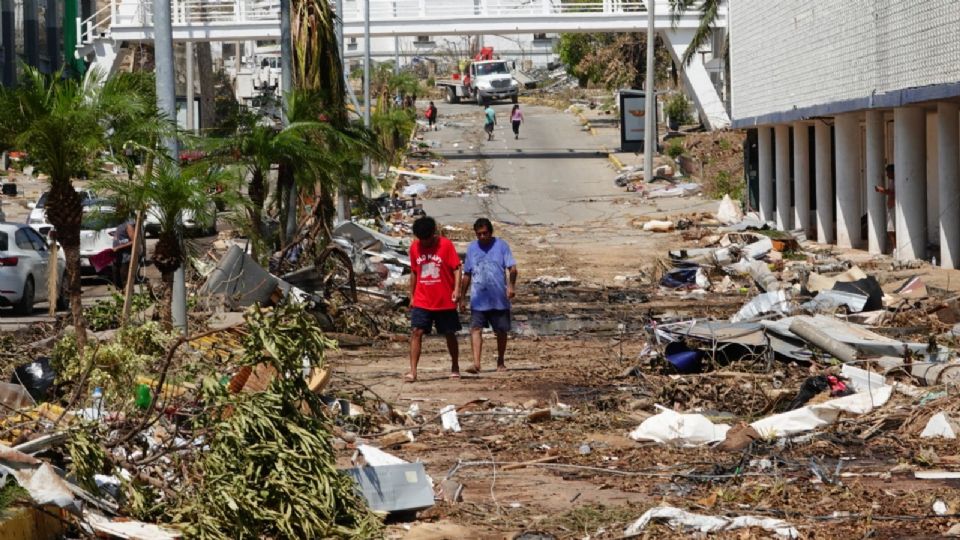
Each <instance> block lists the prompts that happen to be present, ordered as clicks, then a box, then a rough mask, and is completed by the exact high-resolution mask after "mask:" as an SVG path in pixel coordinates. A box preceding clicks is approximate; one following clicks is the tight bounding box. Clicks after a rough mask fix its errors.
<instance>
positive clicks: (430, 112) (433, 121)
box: [424, 101, 437, 131]
mask: <svg viewBox="0 0 960 540" xmlns="http://www.w3.org/2000/svg"><path fill="white" fill-rule="evenodd" d="M424 115H425V116H426V117H427V122H428V125H429V129H432V130H434V131H436V130H437V106H436V105H434V104H433V102H432V101H431V102H430V106H429V107H427V111H426V112H425V113H424Z"/></svg>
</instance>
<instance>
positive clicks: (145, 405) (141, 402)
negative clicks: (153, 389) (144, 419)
mask: <svg viewBox="0 0 960 540" xmlns="http://www.w3.org/2000/svg"><path fill="white" fill-rule="evenodd" d="M151 401H153V400H152V399H151V396H150V387H149V386H147V385H145V384H138V385H137V392H136V397H135V399H134V402H135V403H136V405H137V408H138V409H140V410H141V411H145V410H147V409H149V408H150V402H151Z"/></svg>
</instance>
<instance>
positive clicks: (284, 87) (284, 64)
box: [257, 0, 297, 239]
mask: <svg viewBox="0 0 960 540" xmlns="http://www.w3.org/2000/svg"><path fill="white" fill-rule="evenodd" d="M291 39H292V37H291V35H290V0H280V90H281V95H282V99H281V100H280V108H281V109H282V111H283V112H282V113H281V119H282V120H283V127H287V126H289V125H290V118H288V117H287V105H288V104H289V100H288V99H287V96H288V95H289V94H290V92H291V91H293V42H292V41H291ZM289 188H290V191H289V192H288V193H287V224H286V227H287V238H288V239H291V238H293V235H294V234H296V232H297V186H296V182H294V181H293V171H290V186H289ZM257 226H259V224H257Z"/></svg>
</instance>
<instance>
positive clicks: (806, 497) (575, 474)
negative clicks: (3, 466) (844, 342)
mask: <svg viewBox="0 0 960 540" xmlns="http://www.w3.org/2000/svg"><path fill="white" fill-rule="evenodd" d="M456 225H457V226H458V227H460V228H462V229H465V230H469V224H456ZM498 232H500V233H501V234H502V235H503V236H504V237H505V238H507V239H508V240H509V241H510V242H511V244H512V246H513V250H514V253H515V254H516V255H517V257H518V260H519V269H520V272H521V278H520V283H521V285H520V287H519V292H518V298H517V300H516V302H515V314H516V321H515V322H516V324H515V327H516V332H515V335H512V336H511V341H510V343H509V348H508V352H507V365H508V366H509V367H510V370H509V371H508V372H496V371H495V370H494V364H495V360H494V358H495V357H494V352H493V336H492V335H488V336H486V338H485V339H486V340H485V349H484V360H483V371H482V372H481V373H480V374H479V375H470V374H466V373H463V374H462V378H461V379H458V380H457V379H451V378H449V372H450V364H449V360H448V357H447V354H446V350H445V347H444V343H443V341H442V340H441V339H439V338H437V337H432V338H428V339H427V340H426V341H425V345H424V353H423V357H422V360H421V363H420V379H419V381H418V382H416V383H412V384H411V383H404V382H403V380H402V375H403V373H405V372H406V370H407V367H408V359H407V357H408V349H407V343H406V339H405V335H403V334H396V335H394V336H392V338H389V339H382V340H379V341H377V342H376V343H374V344H373V345H370V346H365V347H361V348H356V349H350V350H346V349H345V350H342V351H341V352H339V353H338V354H337V355H336V356H335V357H334V358H332V361H333V363H334V365H335V366H336V369H337V375H338V376H339V378H340V380H342V381H345V382H344V383H343V385H342V386H338V388H339V389H340V390H341V391H344V392H347V393H350V392H353V395H354V396H360V395H361V394H362V395H364V396H366V398H367V399H371V398H370V396H371V395H372V393H375V394H376V395H377V396H379V398H380V399H382V400H384V401H386V402H389V403H391V404H392V405H393V406H394V409H395V410H397V411H399V412H405V411H408V410H409V408H410V407H411V406H412V405H416V406H417V407H418V408H419V410H420V414H421V415H422V419H423V420H425V421H426V423H425V424H423V425H422V426H420V425H410V426H407V428H408V429H412V431H413V433H414V434H415V437H416V440H415V442H412V443H408V444H403V445H400V446H395V447H391V448H387V450H388V451H390V452H392V453H394V454H395V455H397V456H399V457H401V458H404V459H407V460H410V461H422V462H423V463H424V465H425V467H426V469H427V472H428V474H430V475H431V476H432V477H433V478H434V480H435V481H437V482H440V481H442V480H443V479H444V478H447V477H449V478H451V479H453V480H455V481H456V482H459V483H462V484H463V485H464V490H463V500H462V502H458V503H450V502H443V503H438V504H437V505H436V506H435V507H433V508H431V509H429V510H427V511H424V512H422V513H420V515H419V516H418V517H417V518H416V520H412V521H411V520H408V521H404V520H402V519H401V520H397V521H396V522H393V523H392V524H391V525H390V527H389V533H388V536H389V537H391V538H513V537H514V536H515V535H516V534H518V533H521V532H524V531H527V532H530V531H541V532H543V533H549V534H551V535H554V536H555V537H557V538H587V537H589V538H621V537H622V534H623V530H624V528H625V527H626V526H627V525H629V524H630V523H632V522H633V521H635V520H636V519H637V518H638V517H639V516H640V515H642V514H643V513H644V512H645V511H646V510H647V509H649V508H651V507H653V506H657V505H670V506H676V507H679V508H683V509H686V510H689V511H692V512H698V513H702V514H707V515H727V516H736V515H747V514H749V515H755V516H761V517H775V518H781V519H784V520H786V521H788V522H790V523H791V524H792V525H793V526H795V527H797V529H798V530H799V531H800V534H801V537H804V538H838V539H839V538H860V537H872V538H904V537H930V535H937V534H941V533H944V532H945V531H946V530H947V529H949V528H950V526H951V525H952V524H953V523H955V522H956V519H955V518H954V519H951V518H949V517H936V516H932V515H931V514H932V510H931V508H932V505H933V504H934V502H935V501H937V500H941V501H943V502H944V503H945V504H946V505H947V508H948V515H949V514H954V513H956V512H960V495H957V491H956V488H957V487H958V485H957V483H958V481H957V480H916V479H914V477H913V471H914V470H921V469H950V468H951V467H955V466H956V461H955V460H954V459H953V457H954V456H953V454H954V453H955V450H954V449H953V447H954V445H953V444H952V443H949V442H927V441H929V440H928V439H924V440H923V443H922V444H921V443H920V442H919V441H920V439H918V438H917V434H918V433H919V429H922V427H923V425H924V423H925V419H924V418H916V417H914V416H912V415H914V413H913V410H914V403H915V400H913V399H912V398H909V397H907V396H904V395H900V394H895V396H894V398H892V399H891V400H890V401H889V402H888V403H887V404H886V405H884V406H883V407H881V408H880V409H878V410H876V411H874V412H873V413H870V414H868V415H865V416H863V417H854V418H843V419H841V421H839V422H838V423H836V424H834V425H833V426H831V427H830V428H827V429H823V430H820V431H817V432H815V433H814V434H813V435H810V436H808V437H799V438H797V439H794V440H793V441H791V442H786V443H784V442H777V441H772V440H770V441H767V440H760V441H756V442H755V443H754V444H753V445H751V446H750V447H748V448H747V449H745V450H743V451H738V452H733V453H725V452H721V451H717V450H714V449H711V448H709V447H701V448H674V447H669V446H665V445H659V444H653V443H638V442H635V441H633V440H631V439H630V438H628V437H627V434H628V433H629V432H630V431H631V430H633V429H634V428H636V427H637V426H638V425H639V424H640V422H642V421H643V420H644V419H645V418H646V417H648V416H649V415H651V414H653V413H654V412H655V408H654V406H655V405H656V404H660V405H663V406H665V407H671V408H674V409H676V410H678V411H693V410H697V411H699V412H703V414H706V415H707V416H708V417H711V418H714V419H715V421H723V422H726V423H729V424H736V423H737V422H738V421H745V422H749V421H751V420H753V419H756V418H758V417H760V416H764V415H766V414H769V413H771V412H776V411H779V410H782V409H783V408H784V407H785V405H786V403H785V402H786V401H788V400H789V399H790V398H791V397H792V396H793V395H794V393H795V392H796V389H797V388H798V387H799V385H800V384H801V382H802V381H803V380H804V379H805V378H806V377H807V376H809V375H810V374H811V372H813V371H815V370H816V369H817V368H811V367H809V366H803V365H797V364H786V363H782V362H779V361H776V362H773V363H772V361H771V359H756V360H755V361H754V362H750V361H745V362H741V363H738V364H737V365H733V366H725V367H723V371H725V372H727V374H726V375H713V374H705V375H696V376H684V377H680V376H677V375H671V374H669V372H670V370H668V369H667V368H666V367H665V366H662V365H657V364H656V363H653V364H651V363H645V362H641V361H640V360H639V356H640V353H641V351H642V350H643V349H644V347H645V346H646V345H647V343H648V340H647V337H648V336H647V334H646V333H645V330H644V327H645V325H647V324H649V323H650V321H651V319H650V317H651V316H662V315H663V314H674V315H677V316H686V317H691V316H699V317H703V316H712V317H716V318H726V317H728V316H729V315H730V314H732V313H733V312H735V311H736V310H737V309H739V307H740V306H741V305H742V303H743V302H744V301H745V298H744V296H742V295H739V294H737V293H733V294H728V295H718V294H712V295H709V296H708V297H706V298H697V297H690V298H684V297H680V296H675V295H667V294H664V293H661V292H660V291H659V290H658V288H657V287H656V286H655V285H654V283H656V281H655V279H656V277H657V276H656V266H657V264H656V260H657V258H658V257H661V256H662V255H663V253H664V252H665V250H666V249H670V248H672V247H676V246H679V245H681V244H682V243H683V241H682V239H681V237H680V234H679V233H675V234H667V235H659V236H654V235H652V234H649V233H640V232H635V233H633V235H632V236H631V235H630V234H627V235H626V237H624V235H622V234H620V233H622V232H623V231H617V230H613V229H605V228H603V227H602V226H598V227H597V228H596V229H594V230H592V231H590V230H589V227H587V228H584V229H582V230H580V229H578V230H576V231H572V230H566V229H562V228H560V229H554V230H547V229H543V228H537V227H528V228H523V227H502V228H500V229H498ZM614 233H617V234H614ZM607 238H611V239H612V238H617V239H616V240H610V241H607V240H606V239H607ZM625 238H626V239H625ZM464 240H466V239H464ZM538 276H553V277H562V276H568V277H570V278H571V279H570V280H566V281H563V282H562V283H561V284H558V285H555V286H549V285H539V284H535V283H533V280H534V278H536V277H538ZM617 276H620V277H619V278H618V277H617ZM460 353H461V361H460V367H461V370H462V369H463V368H465V367H467V366H469V365H470V363H471V360H470V352H469V342H468V340H467V339H465V338H463V337H461V339H460ZM634 366H639V368H638V369H632V370H631V368H632V367H634ZM950 403H953V401H951V402H950ZM957 403H958V406H960V401H957ZM447 404H454V405H456V406H458V407H461V408H460V409H459V415H460V416H459V418H460V423H461V426H462V428H463V430H462V432H460V433H452V432H444V431H442V428H441V425H440V422H439V420H437V414H438V412H439V409H440V408H441V407H443V406H444V405H447ZM550 408H552V409H553V410H554V411H555V414H554V417H553V418H551V419H547V420H544V421H541V422H530V421H528V420H527V415H528V414H529V413H531V412H532V411H536V410H542V409H550ZM408 422H409V421H408ZM401 425H402V424H401V423H399V421H398V424H397V426H401ZM918 425H919V427H918ZM361 436H363V434H362V433H361ZM368 437H369V439H368V440H369V441H370V442H371V443H372V444H374V445H377V444H378V443H377V441H378V439H379V437H378V436H377V435H372V434H371V435H369V436H368ZM352 452H353V450H351V449H349V448H348V449H344V450H342V451H341V458H342V459H343V460H347V459H348V457H349V456H350V455H352ZM345 462H346V461H345ZM528 462H533V463H530V464H529V465H525V466H522V465H521V466H518V465H515V464H518V463H519V464H523V463H528ZM495 464H496V465H495ZM643 537H646V538H673V537H677V538H680V537H687V534H684V533H681V532H679V531H673V530H671V529H669V528H667V527H665V526H662V525H656V526H651V527H649V528H648V529H646V531H645V532H644V535H643ZM713 537H715V538H758V537H759V538H766V537H772V533H766V532H764V531H762V530H760V529H751V530H749V531H743V530H740V531H732V532H729V533H720V534H716V535H714V536H713Z"/></svg>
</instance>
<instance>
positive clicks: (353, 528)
mask: <svg viewBox="0 0 960 540" xmlns="http://www.w3.org/2000/svg"><path fill="white" fill-rule="evenodd" d="M247 323H248V325H249V326H248V328H249V334H248V337H247V339H246V343H245V345H244V347H245V351H246V356H245V358H244V359H243V363H244V364H247V365H253V364H258V363H261V362H267V363H269V364H271V365H272V366H273V367H274V368H275V369H276V371H277V373H278V375H277V376H276V377H275V378H274V380H273V382H272V383H271V385H270V387H269V388H268V389H267V390H266V391H265V392H258V393H251V394H248V393H237V394H229V393H227V392H226V391H225V390H224V389H223V387H222V386H220V385H218V384H216V383H210V382H209V381H208V382H206V383H205V384H204V385H203V389H204V393H205V394H206V396H207V401H208V405H209V406H208V410H210V411H213V414H211V415H209V416H205V417H203V418H200V419H198V423H200V424H202V425H204V426H205V427H208V428H209V433H210V438H209V440H208V441H207V444H209V449H208V450H207V451H205V452H204V453H203V455H202V456H201V458H200V459H199V461H197V462H196V463H194V464H193V465H192V467H193V470H192V471H191V474H190V476H191V477H193V478H197V479H202V481H197V482H192V483H189V484H187V485H185V486H184V489H183V490H182V492H181V498H180V500H178V501H175V502H174V503H173V505H172V506H171V510H172V512H173V517H174V520H175V521H176V522H178V523H180V524H181V527H182V528H183V530H184V531H185V532H186V534H187V535H188V536H190V537H194V538H199V539H204V540H206V539H211V540H212V539H217V540H219V539H233V538H290V539H294V538H331V537H338V538H371V537H376V536H378V533H379V530H380V523H379V521H378V520H377V519H376V517H375V516H374V515H373V514H372V513H371V512H370V511H369V510H368V509H367V508H366V506H365V503H364V501H363V499H362V498H361V497H360V496H359V495H358V494H357V492H356V491H355V488H354V485H353V481H352V480H351V479H350V478H349V477H347V476H346V475H343V474H341V473H340V472H339V471H338V470H337V466H336V462H335V458H334V454H333V449H332V447H331V446H330V420H329V419H328V418H327V417H326V416H324V412H323V410H324V408H323V404H322V403H321V402H320V400H319V398H318V397H317V396H316V395H315V394H314V393H313V392H311V391H310V390H309V388H308V387H307V384H306V382H305V380H304V378H303V376H302V373H301V371H302V368H303V365H304V362H306V363H308V364H309V365H310V366H313V367H320V366H322V365H323V356H324V351H325V350H326V349H328V348H330V347H332V346H334V342H332V341H331V340H328V339H327V338H325V337H324V336H323V334H322V333H321V331H320V329H319V327H318V326H317V324H316V320H315V319H314V318H313V317H312V316H310V315H309V314H308V313H306V312H305V311H304V310H303V309H302V308H300V307H298V306H293V305H281V306H279V307H278V308H277V309H275V310H274V311H273V312H272V313H264V312H260V311H257V310H253V311H251V312H248V315H247ZM216 411H220V412H221V413H222V412H224V411H230V413H229V414H217V413H216Z"/></svg>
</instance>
